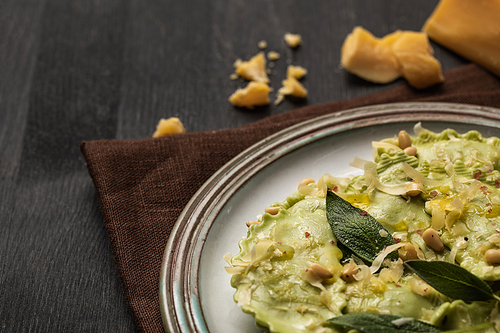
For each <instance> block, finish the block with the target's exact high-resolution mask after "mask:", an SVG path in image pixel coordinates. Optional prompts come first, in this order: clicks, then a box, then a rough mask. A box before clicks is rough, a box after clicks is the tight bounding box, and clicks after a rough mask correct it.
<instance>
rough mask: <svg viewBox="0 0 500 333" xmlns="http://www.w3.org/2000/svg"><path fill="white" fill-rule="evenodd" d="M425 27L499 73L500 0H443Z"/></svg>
mask: <svg viewBox="0 0 500 333" xmlns="http://www.w3.org/2000/svg"><path fill="white" fill-rule="evenodd" d="M422 30H423V31H424V32H426V33H427V34H428V35H429V37H430V38H431V39H432V40H434V41H435V42H437V43H439V44H441V45H443V46H445V47H447V48H449V49H451V50H452V51H454V52H456V53H458V54H460V55H461V56H463V57H465V58H467V59H470V60H472V61H474V62H476V63H478V64H479V65H481V66H484V67H485V68H487V69H489V70H490V71H492V72H493V73H495V74H496V75H499V76H500V0H441V1H440V2H439V4H438V5H437V7H436V9H435V10H434V12H433V13H432V14H431V16H430V17H429V19H428V20H427V21H426V22H425V24H424V27H423V28H422Z"/></svg>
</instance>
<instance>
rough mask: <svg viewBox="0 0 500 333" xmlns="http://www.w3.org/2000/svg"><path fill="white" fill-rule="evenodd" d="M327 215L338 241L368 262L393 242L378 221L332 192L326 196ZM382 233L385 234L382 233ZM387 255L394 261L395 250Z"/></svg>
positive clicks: (395, 256)
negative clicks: (383, 235) (384, 235)
mask: <svg viewBox="0 0 500 333" xmlns="http://www.w3.org/2000/svg"><path fill="white" fill-rule="evenodd" d="M326 217H327V219H328V223H329V224H330V227H331V228H332V231H333V234H334V235H335V237H337V240H338V241H339V242H340V243H341V244H342V245H344V246H345V247H347V248H348V249H349V250H350V251H352V252H354V253H355V254H356V255H357V256H359V257H360V258H361V259H363V260H366V261H368V262H373V260H374V259H375V257H376V256H377V255H378V254H379V253H380V252H381V251H382V250H383V249H384V248H385V247H386V246H389V245H393V244H394V243H395V242H394V239H393V238H392V237H391V234H390V233H389V232H387V230H385V229H384V227H383V226H382V225H381V224H380V222H378V221H377V220H376V219H375V218H373V217H372V216H371V215H370V214H368V213H367V212H366V211H364V210H362V209H359V208H357V207H354V206H353V205H351V204H350V203H349V202H348V201H346V200H344V199H343V198H341V197H340V196H338V195H337V194H335V193H334V192H332V191H328V192H327V195H326ZM382 230H383V232H381V231H382ZM384 233H385V234H386V237H382V236H381V234H384ZM388 258H389V259H392V260H397V258H398V254H397V252H396V251H394V252H392V253H391V254H389V255H388Z"/></svg>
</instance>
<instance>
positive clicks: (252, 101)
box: [229, 81, 271, 109]
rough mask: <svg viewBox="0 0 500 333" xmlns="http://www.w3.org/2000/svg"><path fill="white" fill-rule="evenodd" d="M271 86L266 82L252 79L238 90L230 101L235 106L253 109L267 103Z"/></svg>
mask: <svg viewBox="0 0 500 333" xmlns="http://www.w3.org/2000/svg"><path fill="white" fill-rule="evenodd" d="M270 91H271V88H270V87H269V86H268V85H267V84H266V83H264V82H256V81H251V82H250V83H248V85H247V86H246V87H245V88H243V89H241V88H240V89H238V90H236V91H235V92H234V93H233V94H232V95H231V96H230V97H229V101H230V102H231V103H233V105H235V106H239V107H245V108H249V109H253V107H254V106H258V105H267V104H269V103H270V101H269V92H270Z"/></svg>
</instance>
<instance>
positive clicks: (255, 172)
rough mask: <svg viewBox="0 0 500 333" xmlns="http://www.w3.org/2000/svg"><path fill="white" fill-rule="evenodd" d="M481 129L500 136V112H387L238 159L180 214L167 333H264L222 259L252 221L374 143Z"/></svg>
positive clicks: (431, 108) (343, 115)
mask: <svg viewBox="0 0 500 333" xmlns="http://www.w3.org/2000/svg"><path fill="white" fill-rule="evenodd" d="M419 121H421V122H422V124H423V126H424V127H425V128H428V129H430V130H433V131H441V130H443V129H445V128H448V127H451V128H454V129H456V130H457V131H458V132H460V133H463V132H466V131H468V130H472V129H476V130H479V131H480V132H481V133H483V135H484V136H500V110H499V109H494V108H486V107H479V106H471V105H464V104H449V103H405V104H384V105H375V106H369V107H362V108H357V109H351V110H346V111H342V112H337V113H333V114H329V115H326V116H323V117H319V118H316V119H312V120H309V121H306V122H304V123H301V124H298V125H295V126H292V127H290V128H287V129H285V130H283V131H281V132H279V133H276V134H274V135H272V136H270V137H268V138H266V139H264V140H262V141H261V142H259V143H257V144H255V145H253V146H252V147H250V148H248V149H247V150H246V151H244V152H242V153H241V154H239V155H238V156H237V157H235V158H234V159H233V160H231V161H230V162H229V163H227V164H226V165H225V166H224V167H222V168H221V169H220V170H219V171H218V172H217V173H215V174H214V175H213V176H212V177H211V178H210V179H209V180H208V181H207V182H206V183H205V184H204V185H203V186H202V188H200V190H199V191H198V192H197V193H196V194H195V195H194V197H193V198H192V199H191V201H190V202H189V204H188V205H187V206H186V208H185V209H184V211H183V212H182V214H181V216H180V217H179V220H178V221H177V224H176V226H175V228H174V230H173V232H172V234H171V236H170V239H169V242H168V244H167V247H166V249H165V254H164V258H163V264H162V269H161V277H160V308H161V313H162V319H163V323H164V328H165V331H166V332H172V333H175V332H186V333H187V332H189V333H191V332H232V333H236V332H260V331H261V330H259V329H257V328H256V326H255V323H254V319H253V317H252V316H250V315H247V314H244V313H243V312H242V311H241V309H240V308H238V306H237V305H236V304H235V303H234V302H233V293H234V290H233V289H232V288H231V286H230V278H231V276H230V275H229V274H227V273H226V271H225V270H224V266H225V265H227V264H226V262H225V261H224V260H223V256H224V255H225V254H226V253H227V252H231V253H233V254H237V253H238V241H239V240H240V239H241V238H242V236H245V235H246V231H247V227H246V225H245V223H246V222H247V221H248V220H254V219H255V218H256V215H258V214H262V213H263V210H264V208H265V207H268V206H269V205H270V204H272V203H273V202H276V201H281V200H283V199H285V198H286V197H287V196H288V195H290V194H291V193H293V192H294V191H295V190H296V188H297V185H298V183H299V182H300V181H301V180H302V179H304V178H313V179H316V180H318V179H319V178H320V177H321V176H322V175H323V174H324V173H330V174H332V175H343V174H346V173H347V174H348V173H351V172H353V169H352V168H351V167H349V165H348V164H349V162H351V161H352V160H353V159H354V157H355V156H359V157H361V158H365V159H369V160H370V159H371V142H372V141H374V140H380V139H383V138H386V137H391V136H394V135H397V133H398V132H399V131H400V130H402V129H404V130H406V131H408V132H409V133H410V134H411V133H413V130H412V129H413V126H414V125H415V123H417V122H419Z"/></svg>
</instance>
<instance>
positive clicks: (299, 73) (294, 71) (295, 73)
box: [286, 65, 307, 80]
mask: <svg viewBox="0 0 500 333" xmlns="http://www.w3.org/2000/svg"><path fill="white" fill-rule="evenodd" d="M306 74H307V69H305V68H304V67H302V66H293V65H289V66H288V68H287V70H286V77H290V76H292V77H294V78H296V79H297V80H300V79H302V78H303V77H304V75H306Z"/></svg>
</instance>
